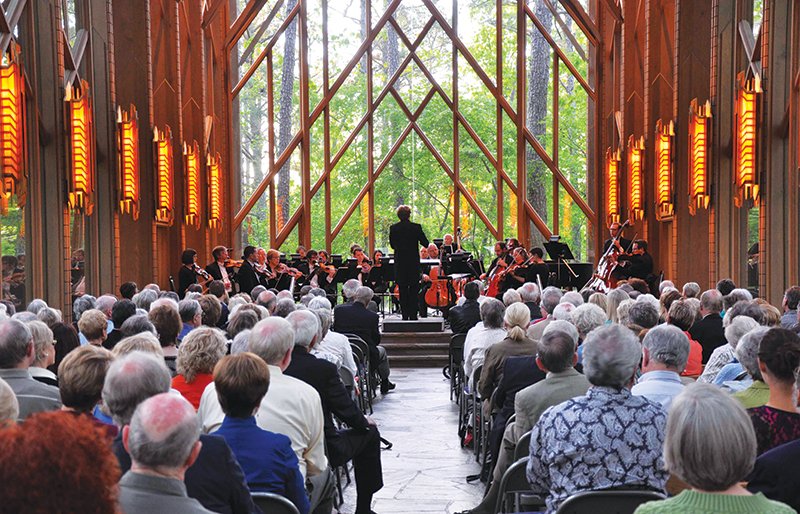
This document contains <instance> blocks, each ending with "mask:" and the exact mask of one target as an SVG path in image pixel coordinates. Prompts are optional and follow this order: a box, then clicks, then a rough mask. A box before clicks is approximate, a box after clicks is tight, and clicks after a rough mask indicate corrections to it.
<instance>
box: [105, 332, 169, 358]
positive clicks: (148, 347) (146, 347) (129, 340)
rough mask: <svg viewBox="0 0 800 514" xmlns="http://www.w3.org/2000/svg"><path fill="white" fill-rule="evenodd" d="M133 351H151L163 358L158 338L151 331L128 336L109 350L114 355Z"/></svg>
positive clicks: (118, 355) (117, 355)
mask: <svg viewBox="0 0 800 514" xmlns="http://www.w3.org/2000/svg"><path fill="white" fill-rule="evenodd" d="M133 352H144V353H152V354H153V355H156V356H158V358H159V359H162V360H163V359H164V352H163V351H162V350H161V344H159V342H158V338H157V337H156V336H155V335H153V334H152V333H151V332H142V333H140V334H136V335H134V336H129V337H126V338H125V339H123V340H122V341H120V342H119V344H117V346H115V347H114V349H113V350H111V353H113V354H114V357H122V356H123V355H128V354H129V353H133Z"/></svg>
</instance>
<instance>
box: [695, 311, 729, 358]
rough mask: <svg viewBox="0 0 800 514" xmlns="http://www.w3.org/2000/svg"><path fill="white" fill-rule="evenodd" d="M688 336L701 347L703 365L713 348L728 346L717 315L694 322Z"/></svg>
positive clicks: (720, 319)
mask: <svg viewBox="0 0 800 514" xmlns="http://www.w3.org/2000/svg"><path fill="white" fill-rule="evenodd" d="M689 334H690V335H691V336H692V339H694V340H695V341H697V342H698V343H700V346H702V347H703V363H706V362H708V358H709V357H711V352H713V351H714V349H715V348H717V347H719V346H722V345H723V344H728V341H727V340H726V339H725V329H724V328H722V317H721V316H720V315H719V314H714V313H712V314H709V315H708V316H706V317H705V318H703V319H700V320H697V321H695V322H694V325H692V328H690V329H689Z"/></svg>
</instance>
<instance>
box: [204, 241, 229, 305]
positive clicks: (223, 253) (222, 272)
mask: <svg viewBox="0 0 800 514" xmlns="http://www.w3.org/2000/svg"><path fill="white" fill-rule="evenodd" d="M211 257H213V258H214V262H212V263H211V264H209V265H208V266H206V271H207V272H208V274H209V275H211V276H212V277H213V278H214V280H219V281H221V282H222V284H223V285H224V286H225V292H226V293H228V294H230V293H232V292H233V280H231V278H232V275H233V270H232V269H231V270H229V269H228V267H227V265H226V263H227V262H229V259H230V254H229V253H228V249H227V248H226V247H224V246H217V247H214V249H213V250H211Z"/></svg>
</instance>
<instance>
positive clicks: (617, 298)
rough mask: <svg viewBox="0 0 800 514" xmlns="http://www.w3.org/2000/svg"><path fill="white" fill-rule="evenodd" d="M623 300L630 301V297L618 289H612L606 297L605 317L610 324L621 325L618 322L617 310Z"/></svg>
mask: <svg viewBox="0 0 800 514" xmlns="http://www.w3.org/2000/svg"><path fill="white" fill-rule="evenodd" d="M625 300H630V295H628V293H626V292H625V291H624V290H622V289H619V288H617V289H612V290H611V291H609V292H608V294H607V295H606V317H607V318H608V319H609V320H610V322H611V323H621V322H620V320H619V313H618V308H619V305H620V304H621V303H622V302H623V301H625Z"/></svg>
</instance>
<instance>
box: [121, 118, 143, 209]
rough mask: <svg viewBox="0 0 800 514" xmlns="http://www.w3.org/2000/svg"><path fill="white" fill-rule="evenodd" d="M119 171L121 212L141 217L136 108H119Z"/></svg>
mask: <svg viewBox="0 0 800 514" xmlns="http://www.w3.org/2000/svg"><path fill="white" fill-rule="evenodd" d="M117 147H118V149H117V169H118V171H119V210H120V212H121V213H122V214H130V215H132V216H133V219H137V218H138V217H139V115H138V114H137V112H136V107H134V106H133V105H131V107H130V109H128V110H127V111H123V110H122V108H121V107H117Z"/></svg>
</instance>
